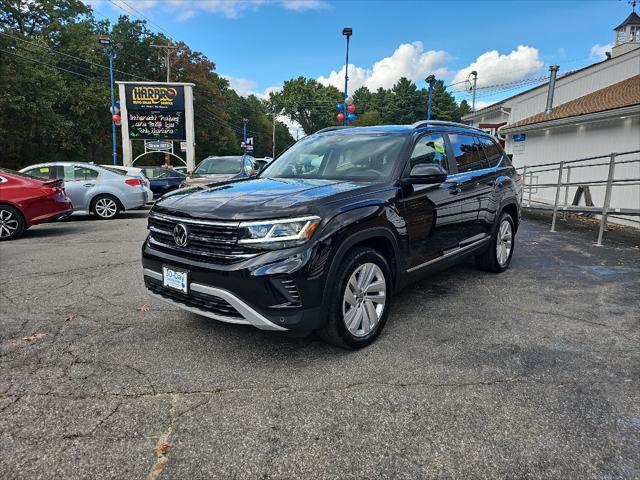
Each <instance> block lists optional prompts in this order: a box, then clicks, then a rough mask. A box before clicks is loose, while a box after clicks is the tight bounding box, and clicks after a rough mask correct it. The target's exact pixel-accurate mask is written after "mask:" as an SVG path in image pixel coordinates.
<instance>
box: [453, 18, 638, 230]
mask: <svg viewBox="0 0 640 480" xmlns="http://www.w3.org/2000/svg"><path fill="white" fill-rule="evenodd" d="M614 31H615V33H616V43H615V46H614V47H613V49H612V51H611V53H610V54H608V55H607V59H606V60H604V61H601V62H599V63H596V64H593V65H590V66H588V67H585V68H582V69H580V70H577V71H574V72H570V73H567V74H565V75H562V73H561V71H560V72H559V74H558V78H557V79H556V80H555V88H553V91H551V90H550V88H549V85H550V84H549V82H548V83H546V84H544V85H540V86H538V87H535V88H532V89H530V90H527V91H525V92H522V93H519V94H517V95H514V96H512V97H509V98H507V99H505V100H502V101H500V102H498V103H495V104H493V105H490V106H488V107H486V108H483V109H481V110H477V111H476V112H473V113H471V114H469V115H467V116H465V117H464V120H465V121H467V122H468V123H470V124H471V125H474V126H476V127H479V128H482V129H485V130H488V131H491V132H492V133H496V132H497V131H498V129H499V132H498V133H499V135H500V137H501V138H503V139H504V141H505V149H506V151H507V153H510V154H512V155H513V163H514V165H515V166H516V167H518V168H521V167H524V166H530V165H536V164H546V163H553V162H559V161H567V160H574V159H578V158H585V157H593V156H597V155H609V154H611V153H613V152H617V153H620V152H626V151H634V150H640V16H638V15H637V14H636V13H635V12H634V13H632V14H631V15H629V17H628V18H627V19H626V20H625V21H624V22H622V24H620V25H619V26H618V27H616V28H615V29H614ZM553 68H554V67H552V68H551V69H553ZM479 73H480V72H479ZM553 75H554V72H552V73H551V76H552V77H553ZM551 85H552V86H553V81H552V82H551ZM548 101H551V102H552V108H551V110H550V111H548V110H547V104H548ZM639 157H640V154H636V155H635V156H628V157H625V159H631V158H639ZM620 159H622V157H620ZM604 161H606V159H605V160H604ZM607 172H608V167H606V166H602V167H588V168H581V169H574V171H573V172H572V174H571V181H572V182H578V181H579V182H587V181H595V180H605V179H606V178H607ZM615 173H616V174H615V178H616V179H622V178H626V179H640V163H629V164H622V165H617V166H616V172H615ZM557 175H558V173H557V171H556V172H547V173H544V174H541V175H537V176H536V177H535V178H533V179H531V180H532V181H533V182H534V183H539V184H542V183H546V184H549V183H555V182H557ZM565 179H566V177H565ZM576 188H577V187H572V188H571V189H570V193H569V197H570V198H571V199H572V198H573V195H574V193H575V189H576ZM590 190H591V194H592V196H593V203H594V204H595V205H596V206H602V205H603V201H604V191H605V189H604V187H595V186H594V187H592V188H591V189H590ZM534 197H535V198H534V200H536V201H538V202H542V203H547V204H553V203H554V201H555V188H539V189H538V190H537V191H536V192H535V195H534ZM611 207H612V208H616V207H617V208H634V209H640V186H638V185H633V186H618V187H614V189H613V193H612V197H611ZM611 221H614V222H615V221H616V218H615V217H611ZM617 221H618V222H620V223H626V224H631V225H636V226H640V218H639V217H624V218H618V220H617Z"/></svg>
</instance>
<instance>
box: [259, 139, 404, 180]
mask: <svg viewBox="0 0 640 480" xmlns="http://www.w3.org/2000/svg"><path fill="white" fill-rule="evenodd" d="M406 138H407V137H406V136H405V135H402V134H393V135H390V134H356V135H345V134H337V135H322V136H317V137H316V136H314V137H309V138H308V139H303V140H301V141H299V142H298V143H296V144H295V145H294V146H293V147H291V148H290V149H289V150H287V151H286V152H284V153H283V154H282V155H281V156H280V157H279V158H278V159H277V160H276V161H275V162H272V163H271V164H269V165H268V167H267V168H265V171H264V176H265V177H270V178H326V179H337V180H365V181H373V182H375V181H382V180H386V179H388V178H389V176H390V175H391V172H392V170H393V166H394V165H395V164H396V161H397V159H398V157H399V155H400V151H401V150H402V147H403V145H404V143H405V141H406Z"/></svg>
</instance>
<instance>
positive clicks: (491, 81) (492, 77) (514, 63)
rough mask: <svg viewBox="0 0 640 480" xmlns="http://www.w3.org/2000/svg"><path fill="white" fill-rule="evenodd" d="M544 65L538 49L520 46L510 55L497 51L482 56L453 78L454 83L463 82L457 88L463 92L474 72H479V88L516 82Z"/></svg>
mask: <svg viewBox="0 0 640 480" xmlns="http://www.w3.org/2000/svg"><path fill="white" fill-rule="evenodd" d="M542 65H543V63H542V61H541V60H540V53H539V52H538V49H537V48H533V47H527V46H525V45H519V46H518V48H517V49H515V50H513V51H511V53H509V54H508V55H501V54H500V53H499V52H498V51H497V50H491V51H489V52H485V53H483V54H482V55H480V56H479V57H478V58H477V59H476V61H475V62H473V63H472V64H471V65H469V66H468V67H466V68H463V69H462V70H459V71H458V72H457V73H456V74H455V76H454V77H453V81H452V83H458V82H462V83H459V84H458V85H456V87H457V88H458V89H460V90H463V89H464V88H465V84H464V81H465V80H466V79H467V77H468V76H469V74H470V73H471V72H472V71H473V70H475V71H476V72H478V83H477V86H478V88H480V87H486V86H488V85H495V84H497V83H507V82H514V81H518V80H522V79H523V78H527V77H528V76H531V75H532V74H534V73H535V72H537V71H538V70H540V68H542Z"/></svg>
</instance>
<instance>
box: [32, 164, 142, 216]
mask: <svg viewBox="0 0 640 480" xmlns="http://www.w3.org/2000/svg"><path fill="white" fill-rule="evenodd" d="M20 172H22V173H27V174H29V175H33V176H35V177H40V178H48V179H58V178H62V179H63V180H64V189H65V190H66V192H67V196H68V197H69V198H70V199H71V203H72V204H73V214H74V215H88V214H95V215H96V216H97V217H98V218H100V219H110V218H114V217H115V216H116V215H118V213H120V212H121V211H123V210H131V209H134V208H140V207H142V206H144V205H145V203H146V202H147V192H146V189H145V186H144V183H143V181H142V178H140V177H137V176H129V175H127V174H126V172H123V171H122V170H117V169H113V168H110V167H101V166H98V165H94V164H92V163H81V162H51V163H40V164H37V165H31V166H30V167H26V168H23V169H22V170H20Z"/></svg>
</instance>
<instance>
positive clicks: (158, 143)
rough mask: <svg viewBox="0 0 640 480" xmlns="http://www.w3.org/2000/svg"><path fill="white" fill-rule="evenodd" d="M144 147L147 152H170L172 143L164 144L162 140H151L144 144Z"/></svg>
mask: <svg viewBox="0 0 640 480" xmlns="http://www.w3.org/2000/svg"><path fill="white" fill-rule="evenodd" d="M144 146H145V148H146V149H147V150H158V151H165V150H171V148H172V147H173V143H172V142H164V141H162V140H152V141H150V142H145V144H144Z"/></svg>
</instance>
